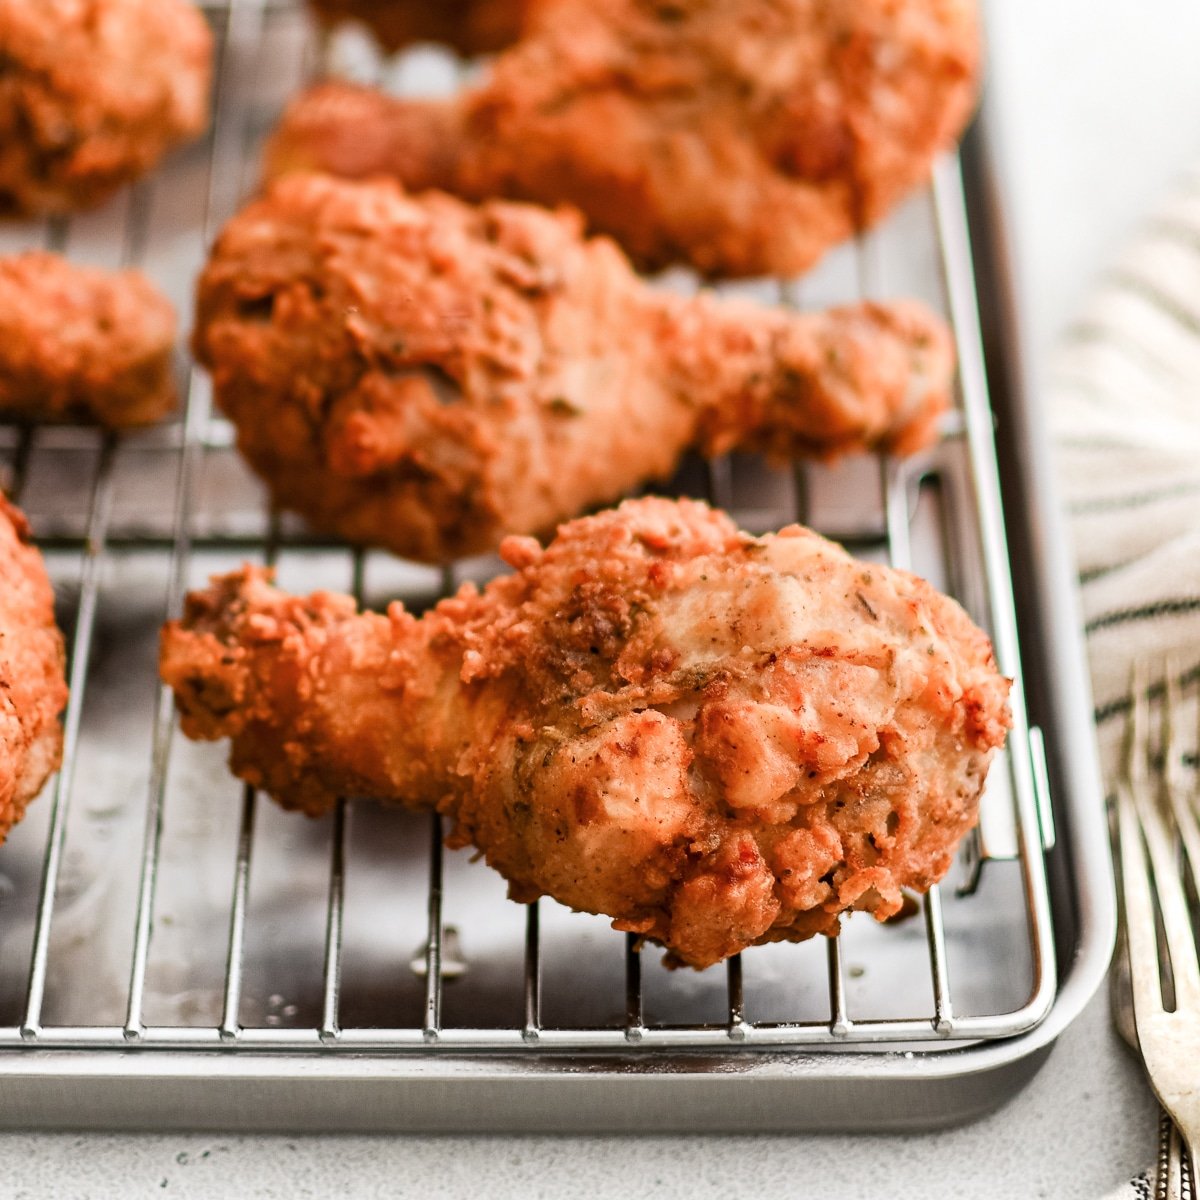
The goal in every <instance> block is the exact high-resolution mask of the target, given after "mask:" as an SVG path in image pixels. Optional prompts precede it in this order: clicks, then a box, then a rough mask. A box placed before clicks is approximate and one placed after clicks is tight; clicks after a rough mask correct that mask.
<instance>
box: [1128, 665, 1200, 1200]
mask: <svg viewBox="0 0 1200 1200" xmlns="http://www.w3.org/2000/svg"><path fill="white" fill-rule="evenodd" d="M1132 691H1133V695H1132V703H1131V708H1130V722H1129V739H1128V755H1127V759H1126V769H1125V771H1124V772H1123V774H1122V778H1121V780H1120V782H1119V783H1118V785H1117V820H1118V827H1119V830H1120V847H1121V877H1122V885H1123V892H1124V901H1125V935H1126V941H1127V945H1128V949H1129V961H1130V968H1131V969H1130V976H1131V980H1130V982H1131V988H1132V992H1133V1011H1134V1019H1135V1021H1136V1025H1137V1035H1138V1044H1139V1046H1140V1048H1141V1052H1142V1059H1143V1061H1144V1062H1145V1065H1146V1072H1147V1074H1148V1075H1149V1076H1150V1083H1151V1085H1152V1086H1153V1088H1154V1091H1155V1093H1156V1094H1157V1096H1158V1098H1159V1100H1160V1101H1161V1102H1162V1106H1163V1108H1164V1109H1166V1111H1167V1112H1168V1113H1169V1114H1170V1115H1171V1117H1172V1118H1173V1119H1174V1121H1175V1124H1176V1125H1177V1126H1178V1128H1179V1132H1180V1135H1181V1136H1182V1138H1183V1141H1184V1143H1185V1145H1186V1148H1187V1150H1188V1152H1189V1154H1190V1157H1191V1161H1192V1163H1195V1162H1196V1151H1197V1149H1198V1148H1200V962H1198V960H1197V951H1196V934H1195V930H1194V929H1193V926H1192V919H1191V914H1190V912H1189V905H1188V898H1187V894H1186V892H1185V890H1184V884H1183V876H1184V872H1185V871H1186V872H1188V873H1189V874H1190V878H1191V882H1192V887H1193V890H1194V891H1200V823H1198V822H1197V815H1196V814H1197V807H1196V800H1195V794H1194V791H1191V790H1189V789H1187V788H1185V782H1184V779H1183V777H1182V765H1183V760H1182V756H1181V754H1180V751H1179V744H1178V741H1177V733H1178V731H1177V729H1176V725H1177V723H1178V714H1179V681H1178V674H1177V672H1176V670H1175V669H1174V665H1173V664H1168V666H1167V670H1166V699H1165V704H1164V710H1163V718H1162V730H1163V738H1162V744H1163V763H1164V767H1163V771H1162V772H1161V773H1158V772H1155V771H1153V770H1152V762H1153V759H1152V755H1153V744H1152V735H1151V728H1150V726H1151V722H1150V696H1149V692H1148V690H1147V688H1146V680H1145V672H1144V670H1143V669H1142V668H1141V665H1140V664H1139V665H1138V666H1135V668H1134V677H1133V689H1132ZM1181 846H1182V849H1183V859H1184V860H1185V861H1181V856H1180V847H1181ZM1156 900H1157V908H1158V913H1159V916H1160V918H1161V929H1162V942H1163V946H1162V948H1163V949H1164V950H1165V951H1166V955H1165V960H1164V957H1163V956H1161V955H1160V944H1159V932H1158V929H1159V926H1158V922H1157V921H1156V918H1155V902H1156ZM1164 974H1165V975H1167V976H1168V977H1169V978H1170V980H1171V983H1172V988H1171V990H1172V992H1173V993H1174V1004H1173V1007H1172V1008H1170V1009H1168V1008H1167V1007H1166V1004H1165V1002H1164V998H1163V976H1164ZM1162 1194H1166V1195H1169V1194H1170V1193H1169V1192H1165V1193H1162ZM1179 1194H1184V1193H1183V1192H1182V1190H1181V1191H1180V1193H1179Z"/></svg>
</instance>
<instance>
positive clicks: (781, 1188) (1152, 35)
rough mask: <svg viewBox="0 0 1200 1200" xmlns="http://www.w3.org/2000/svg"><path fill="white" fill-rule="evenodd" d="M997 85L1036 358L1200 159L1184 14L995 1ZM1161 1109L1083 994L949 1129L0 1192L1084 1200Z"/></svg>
mask: <svg viewBox="0 0 1200 1200" xmlns="http://www.w3.org/2000/svg"><path fill="white" fill-rule="evenodd" d="M991 9H992V17H991V20H992V25H993V29H992V41H993V56H994V58H995V66H994V68H993V73H992V80H991V85H990V86H991V87H992V88H994V89H995V90H996V93H997V98H998V99H999V100H1000V101H1001V103H1002V111H1003V114H1004V129H1003V135H1004V136H1003V139H1002V151H1003V156H1004V159H1005V161H1006V162H1007V164H1008V169H1009V173H1010V176H1011V178H1010V185H1011V191H1012V195H1013V200H1014V211H1013V212H1012V214H1011V216H1012V220H1013V230H1014V233H1015V236H1016V238H1017V242H1018V253H1019V260H1020V263H1021V267H1022V279H1021V284H1022V292H1023V301H1024V304H1025V306H1026V310H1027V312H1028V315H1029V317H1030V319H1031V320H1030V327H1031V329H1032V330H1033V334H1034V343H1035V344H1034V345H1033V346H1032V347H1031V349H1032V350H1033V351H1034V352H1035V365H1036V358H1037V357H1040V356H1042V355H1044V353H1045V351H1046V348H1047V347H1048V346H1049V345H1050V344H1051V343H1052V342H1053V339H1054V336H1055V334H1056V332H1057V331H1058V330H1059V329H1060V328H1061V327H1062V325H1063V323H1064V322H1065V321H1066V320H1067V319H1068V318H1069V316H1070V313H1071V311H1072V309H1073V307H1074V306H1075V305H1076V304H1078V302H1079V300H1080V298H1081V297H1082V295H1083V294H1084V291H1085V289H1086V287H1087V285H1088V281H1089V279H1090V278H1091V277H1093V276H1094V275H1095V274H1096V272H1097V271H1098V269H1099V268H1100V266H1101V265H1102V263H1103V261H1104V260H1105V257H1106V256H1107V255H1108V254H1109V253H1111V251H1112V250H1113V249H1114V248H1115V247H1116V246H1117V245H1119V242H1120V239H1121V237H1122V236H1123V235H1124V234H1125V233H1127V232H1128V231H1129V230H1131V229H1132V228H1133V226H1134V225H1135V224H1136V221H1137V219H1138V217H1139V215H1140V214H1141V213H1143V212H1144V211H1145V210H1146V209H1147V207H1148V206H1149V205H1150V204H1151V203H1152V202H1153V201H1154V199H1155V198H1156V197H1157V196H1158V195H1160V194H1161V193H1162V191H1163V189H1164V188H1165V187H1166V186H1167V184H1168V182H1169V180H1170V178H1171V177H1172V175H1173V174H1174V173H1175V172H1176V171H1178V170H1179V169H1180V168H1181V167H1182V166H1183V165H1184V164H1185V163H1187V162H1189V161H1190V160H1191V159H1192V158H1193V157H1196V158H1200V120H1197V118H1196V114H1198V113H1200V72H1198V71H1197V70H1196V68H1195V47H1196V46H1197V45H1200V5H1197V4H1196V3H1195V0H1160V2H1158V3H1155V4H1149V5H1133V4H1129V3H1127V2H1126V0H1090V2H1089V0H1058V2H1057V3H1055V4H1052V5H1047V4H1044V3H1040V2H1038V0H995V2H994V3H992V5H991ZM1154 1135H1155V1112H1154V1109H1153V1106H1152V1104H1151V1101H1150V1096H1149V1093H1148V1091H1147V1090H1146V1088H1145V1085H1144V1083H1143V1081H1142V1077H1141V1071H1140V1067H1139V1066H1138V1065H1137V1064H1136V1063H1134V1062H1133V1060H1132V1058H1131V1056H1130V1055H1129V1053H1128V1052H1127V1051H1126V1050H1125V1048H1124V1047H1123V1045H1121V1043H1120V1042H1119V1041H1118V1040H1117V1038H1116V1036H1115V1035H1114V1034H1113V1033H1112V1031H1111V1024H1110V1021H1109V1017H1108V1006H1107V998H1106V996H1103V995H1102V996H1100V997H1098V998H1097V999H1096V1000H1095V1001H1093V1003H1092V1004H1091V1005H1090V1006H1089V1008H1088V1009H1087V1010H1086V1011H1085V1012H1084V1014H1083V1015H1082V1017H1081V1018H1080V1019H1079V1021H1077V1022H1076V1023H1075V1025H1074V1026H1073V1027H1072V1028H1070V1029H1069V1030H1068V1031H1067V1032H1066V1033H1065V1034H1064V1035H1063V1037H1062V1038H1061V1040H1060V1042H1059V1045H1058V1047H1057V1048H1056V1050H1055V1051H1054V1053H1053V1055H1052V1056H1051V1058H1050V1061H1049V1063H1048V1064H1047V1065H1046V1067H1045V1068H1044V1069H1043V1071H1042V1072H1041V1073H1040V1074H1039V1075H1038V1076H1037V1078H1036V1079H1035V1080H1034V1081H1033V1083H1032V1084H1031V1085H1030V1086H1029V1087H1028V1088H1027V1089H1026V1090H1025V1091H1024V1092H1022V1093H1021V1094H1020V1095H1018V1097H1017V1098H1016V1099H1015V1100H1014V1101H1013V1102H1012V1103H1010V1104H1009V1105H1008V1106H1007V1107H1006V1108H1004V1109H1003V1110H1001V1111H1000V1112H999V1113H997V1114H995V1115H993V1116H992V1117H989V1118H987V1119H985V1120H983V1121H981V1122H979V1123H977V1124H974V1125H971V1126H969V1127H967V1128H964V1129H958V1130H954V1131H950V1132H943V1133H936V1134H930V1135H906V1136H903V1137H887V1138H885V1137H829V1136H821V1137H816V1136H810V1137H749V1138H747V1137H742V1138H732V1137H703V1138H684V1137H655V1138H647V1139H630V1138H598V1137H592V1138H581V1137H571V1138H544V1137H537V1138H533V1137H530V1138H512V1137H444V1138H429V1137H419V1138H405V1137H369V1138H365V1137H330V1138H320V1139H318V1138H304V1139H301V1138H295V1137H226V1136H211V1135H196V1136H188V1135H166V1136H131V1135H117V1136H103V1135H58V1134H44V1135H30V1134H12V1135H4V1136H0V1180H2V1181H3V1183H0V1192H2V1193H3V1194H4V1195H6V1196H10V1197H13V1198H14V1200H17V1198H19V1197H28V1198H29V1200H35V1198H36V1200H43V1198H46V1200H49V1198H56V1197H63V1198H64V1200H65V1198H70V1200H85V1198H92V1197H97V1198H98V1197H135V1196H168V1197H171V1196H174V1197H189V1198H190V1197H197V1198H199V1197H204V1198H206V1200H207V1198H210V1197H225V1196H228V1197H245V1198H247V1200H248V1198H250V1197H279V1198H287V1200H294V1198H296V1197H301V1196H312V1197H328V1196H350V1197H373V1196H387V1197H403V1196H414V1197H416V1196H420V1197H426V1196H443V1195H447V1196H449V1195H453V1196H483V1195H486V1196H488V1197H495V1198H496V1200H503V1198H505V1197H514V1198H515V1197H520V1200H535V1198H536V1197H543V1196H544V1197H562V1198H564V1200H565V1198H568V1197H574V1196H580V1197H587V1198H588V1200H603V1198H605V1197H610V1196H611V1197H618V1196H619V1197H621V1198H622V1200H625V1198H626V1197H628V1196H630V1195H635V1196H640V1197H647V1198H651V1197H653V1198H659V1197H661V1198H668V1197H688V1198H689V1200H700V1198H701V1197H708V1196H713V1197H721V1198H722V1200H728V1197H736V1196H750V1195H754V1196H760V1195H776V1196H809V1195H811V1196H821V1197H841V1196H846V1197H872V1196H888V1197H889V1198H890V1200H907V1198H909V1197H911V1198H913V1200H917V1198H918V1197H919V1198H921V1200H940V1198H943V1197H945V1198H949V1197H956V1198H957V1197H962V1196H986V1197H989V1198H991V1200H1006V1198H1009V1197H1011V1198H1012V1200H1029V1198H1032V1197H1043V1196H1044V1197H1053V1198H1055V1200H1071V1198H1074V1197H1079V1198H1080V1200H1093V1198H1094V1197H1098V1196H1101V1195H1103V1194H1104V1193H1106V1192H1107V1191H1109V1190H1110V1189H1112V1188H1114V1187H1116V1186H1117V1185H1118V1184H1120V1183H1121V1182H1122V1181H1123V1180H1126V1179H1128V1178H1129V1177H1130V1176H1132V1175H1134V1174H1136V1173H1137V1172H1138V1171H1139V1170H1141V1169H1142V1168H1143V1167H1144V1166H1145V1165H1147V1163H1148V1162H1149V1160H1150V1157H1151V1154H1152V1150H1153V1142H1154Z"/></svg>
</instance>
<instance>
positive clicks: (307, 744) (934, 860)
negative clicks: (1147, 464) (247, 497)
mask: <svg viewBox="0 0 1200 1200" xmlns="http://www.w3.org/2000/svg"><path fill="white" fill-rule="evenodd" d="M502 553H503V555H504V557H505V558H506V559H507V561H508V563H509V564H510V565H511V566H512V567H513V569H514V573H513V574H511V575H509V576H506V577H503V578H500V579H497V580H495V581H493V582H492V583H491V584H489V585H488V586H487V587H486V588H485V589H484V590H483V591H482V592H479V591H477V590H476V589H475V588H474V587H473V586H471V585H466V586H464V587H463V588H462V589H461V590H460V592H459V593H458V595H457V596H455V597H453V598H450V599H447V600H444V601H442V602H441V603H440V604H439V605H438V606H437V607H436V608H435V609H434V610H432V611H431V612H430V613H428V614H426V615H425V616H424V617H423V618H421V619H420V620H418V619H416V618H415V617H413V616H412V615H411V614H409V613H408V612H407V611H405V610H404V608H403V607H402V606H401V605H399V604H393V605H392V607H391V608H390V609H389V610H388V613H387V615H386V616H383V615H378V614H372V613H358V612H356V608H355V604H354V602H353V601H352V600H351V599H350V598H349V597H347V596H339V595H333V594H330V593H317V594H315V595H312V596H309V597H307V598H298V597H294V596H289V595H285V594H284V593H282V592H279V591H277V590H276V589H275V588H274V587H272V586H271V583H270V572H268V571H265V570H263V569H261V568H256V567H245V568H243V569H242V570H241V571H238V572H235V573H234V574H232V575H227V576H224V577H222V578H218V579H215V580H214V581H213V583H212V586H211V587H210V588H209V589H207V590H206V591H202V592H197V593H193V594H192V595H191V596H190V597H189V598H188V601H187V604H186V607H185V611H184V616H183V620H182V621H179V622H175V623H172V624H170V625H169V626H167V628H166V629H165V630H164V634H163V641H162V655H161V670H162V675H163V678H164V680H166V682H167V683H168V684H169V685H170V686H171V687H172V688H173V689H174V690H175V694H176V698H177V700H178V704H179V709H180V712H181V715H182V721H183V729H184V732H185V733H186V734H187V735H188V736H190V737H193V738H206V739H218V738H226V737H228V738H231V739H232V742H233V748H232V760H231V761H232V767H233V770H234V772H235V773H236V774H237V775H238V776H239V777H240V778H241V779H244V780H246V781H247V782H249V783H251V784H253V785H255V786H256V787H260V788H262V789H264V790H265V791H267V792H268V793H269V794H270V795H272V796H273V797H275V799H277V800H278V801H280V802H281V803H282V804H284V805H285V806H287V807H291V808H297V809H302V810H304V811H306V812H308V813H310V814H319V813H323V812H326V811H328V810H329V808H330V807H331V806H332V805H333V804H334V803H335V801H336V799H337V798H338V797H339V796H365V797H373V798H376V799H378V800H382V801H385V802H389V803H395V804H402V805H405V806H407V807H410V808H414V809H436V810H438V811H440V812H443V813H445V814H447V815H448V816H449V817H450V818H451V819H452V820H453V822H454V828H453V833H452V835H451V838H450V841H451V844H453V845H455V846H466V845H473V846H476V847H478V849H479V850H481V851H482V852H483V853H484V855H485V856H486V858H487V861H488V862H489V863H491V865H492V866H493V867H495V868H496V869H497V870H498V871H500V873H501V874H502V875H504V877H505V878H506V879H507V880H508V882H509V885H510V894H511V895H512V897H513V898H514V899H515V900H519V901H530V900H533V899H534V898H535V897H537V896H539V895H543V894H544V895H549V896H552V897H554V898H555V899H556V900H559V901H561V902H562V903H563V904H567V905H570V906H571V907H573V908H576V909H581V910H584V911H588V912H597V913H603V914H605V915H607V916H609V917H611V918H613V924H614V926H615V927H616V928H617V929H623V930H628V931H632V932H634V933H637V934H640V935H643V936H645V937H648V938H651V939H653V940H655V941H657V942H661V943H662V944H663V945H664V946H666V947H667V949H668V950H669V952H670V957H671V960H672V961H673V962H675V963H686V964H688V965H690V966H693V967H705V966H708V965H711V964H712V963H716V962H719V961H720V960H721V959H724V958H726V957H728V956H729V955H732V954H736V953H738V952H739V951H741V950H743V949H745V948H746V947H748V946H752V945H755V944H757V943H761V942H769V941H779V940H792V941H795V940H800V939H803V938H806V937H810V936H812V935H813V934H815V933H827V934H833V933H835V932H836V931H837V929H838V923H839V916H840V914H842V913H843V912H845V911H846V910H848V909H865V910H867V911H870V912H872V913H874V914H875V916H876V917H877V918H879V919H881V920H882V919H883V918H886V917H888V916H890V915H892V914H894V913H896V912H897V911H898V910H899V909H900V907H901V901H902V897H901V888H914V889H917V890H923V889H926V888H928V887H929V886H930V885H931V884H932V883H934V882H935V881H936V880H937V879H939V878H940V877H941V876H942V875H943V874H944V873H945V872H946V870H947V869H948V867H949V865H950V862H951V859H952V856H953V854H954V851H955V847H956V846H957V844H958V842H959V840H960V839H961V838H962V836H963V835H964V833H966V831H967V830H968V829H969V828H970V827H971V826H972V825H973V824H974V822H975V820H976V815H977V807H978V801H979V796H980V793H981V790H982V788H983V783H984V778H985V776H986V774H987V770H988V764H989V762H990V760H991V758H992V755H993V753H994V751H995V750H996V748H997V747H998V746H1000V745H1001V744H1002V742H1003V740H1004V734H1005V730H1006V728H1007V726H1008V723H1009V715H1008V707H1007V695H1008V682H1007V681H1006V680H1005V679H1004V678H1003V677H1002V676H1001V675H1000V674H999V673H998V671H997V669H996V665H995V662H994V660H993V657H992V650H991V646H990V644H989V642H988V639H987V638H986V637H985V636H984V634H983V633H982V632H981V631H980V630H979V629H977V628H976V627H975V626H974V625H973V624H972V623H971V621H970V620H969V619H968V617H967V616H966V614H965V613H964V612H963V611H962V609H961V608H959V606H958V605H957V604H955V603H954V602H953V601H952V600H949V599H947V598H946V597H944V596H941V595H939V594H938V593H937V592H935V591H934V589H933V588H932V587H930V586H929V585H928V584H927V583H925V582H923V581H922V580H919V579H917V578H916V577H915V576H912V575H909V574H907V573H905V572H903V571H895V570H890V569H888V568H886V567H880V566H876V565H868V564H866V563H862V562H857V561H855V560H854V559H852V558H851V557H850V556H849V555H848V554H846V552H845V551H844V550H842V549H841V548H840V547H838V546H835V545H834V544H833V543H831V542H828V541H826V540H824V539H823V538H821V537H819V536H817V535H816V534H814V533H811V532H809V531H808V530H805V529H802V528H800V527H799V526H793V527H791V528H788V529H785V530H783V531H781V532H780V533H779V534H777V535H772V536H767V537H762V538H754V537H750V536H749V535H746V534H740V533H738V532H737V530H736V528H735V527H734V525H733V524H732V522H731V521H730V520H729V519H728V518H727V517H725V516H724V515H723V514H720V513H718V512H714V511H712V510H711V509H709V508H707V507H706V506H704V505H702V504H698V503H695V502H691V501H686V500H685V501H678V502H673V501H668V500H662V499H642V500H634V501H628V502H626V503H625V504H623V505H622V506H621V507H620V508H618V509H616V510H613V511H609V512H605V513H602V514H600V515H598V516H594V517H586V518H582V519H580V520H577V521H573V522H571V523H570V524H568V525H565V526H563V527H562V528H561V529H560V530H559V534H558V537H557V539H556V540H555V541H554V542H553V543H552V544H551V545H550V546H549V547H548V548H546V549H545V550H543V549H541V548H540V547H539V545H538V544H537V543H536V542H534V541H532V540H531V539H528V538H510V539H508V540H507V541H506V542H505V543H504V546H503V549H502Z"/></svg>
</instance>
